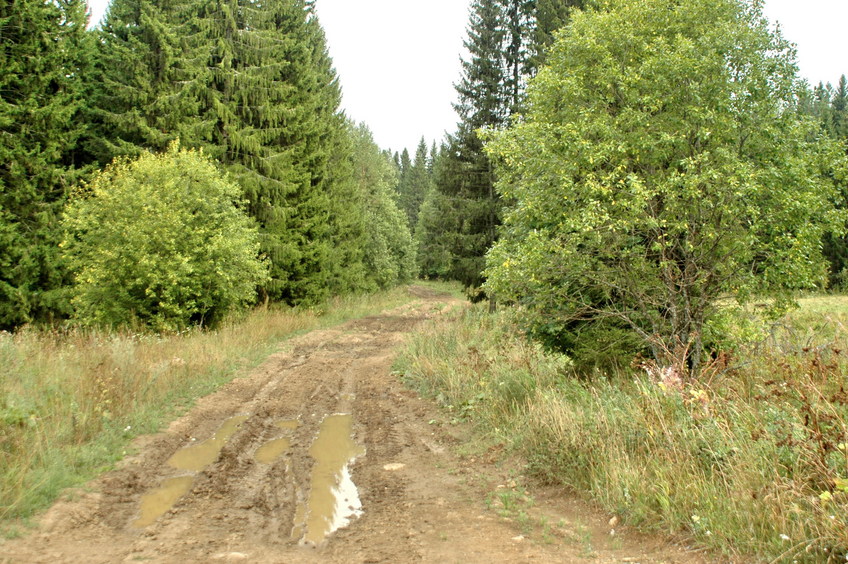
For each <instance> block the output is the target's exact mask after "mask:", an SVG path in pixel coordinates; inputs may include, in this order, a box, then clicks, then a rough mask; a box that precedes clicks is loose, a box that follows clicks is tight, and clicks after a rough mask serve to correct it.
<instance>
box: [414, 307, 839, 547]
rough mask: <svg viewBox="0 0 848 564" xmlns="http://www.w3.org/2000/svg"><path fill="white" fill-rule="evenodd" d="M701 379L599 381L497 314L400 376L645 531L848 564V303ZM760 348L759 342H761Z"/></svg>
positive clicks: (802, 317) (422, 355) (639, 375)
mask: <svg viewBox="0 0 848 564" xmlns="http://www.w3.org/2000/svg"><path fill="white" fill-rule="evenodd" d="M752 324H753V321H752V320H751V319H750V318H748V319H747V320H746V321H745V325H746V327H747V329H746V334H747V335H749V337H748V338H747V339H746V342H745V344H744V345H740V346H739V347H737V348H736V349H735V350H733V351H728V353H727V354H724V355H720V356H719V357H718V358H717V359H715V361H714V362H712V363H711V364H710V365H709V366H707V367H706V368H705V369H704V371H703V372H702V374H701V375H700V377H699V378H698V379H697V380H696V381H692V382H688V383H684V384H682V385H679V386H669V385H667V383H663V382H660V381H658V380H657V379H655V378H653V377H652V376H651V375H649V374H648V373H647V372H646V371H644V370H641V369H638V368H634V369H631V370H628V371H625V372H622V373H619V374H611V375H608V377H606V378H598V379H595V380H593V381H587V380H585V379H584V380H581V379H578V378H575V377H574V376H573V374H572V373H571V372H570V362H569V359H567V358H565V357H563V356H561V355H552V354H548V353H546V352H545V351H543V350H542V349H541V348H540V347H538V346H537V345H534V344H532V343H529V342H528V341H526V340H525V339H524V338H523V337H522V335H521V334H520V332H519V331H518V329H517V327H516V324H515V323H514V322H513V320H512V319H511V314H510V312H502V313H499V314H497V315H495V316H492V315H488V314H486V313H485V312H484V310H483V309H481V308H474V309H471V310H469V311H467V312H465V313H463V314H461V315H458V316H457V317H455V318H454V319H451V320H445V321H442V322H440V323H438V324H437V325H434V326H433V327H431V328H430V329H428V330H427V331H426V332H424V333H422V334H420V335H419V336H417V338H416V339H415V340H414V341H413V342H411V343H410V345H409V347H408V350H407V351H406V353H405V354H404V355H403V356H402V357H401V359H400V360H399V362H398V365H397V368H398V370H399V371H400V372H402V373H403V374H404V375H405V377H406V379H407V381H408V382H409V383H410V384H411V385H413V386H414V387H416V388H418V389H419V390H421V391H423V392H425V393H427V394H429V395H431V396H432V397H435V398H437V399H438V400H439V401H441V402H442V403H443V404H444V405H445V407H446V409H448V410H450V411H451V412H452V413H453V414H454V416H455V417H456V418H458V419H464V418H469V419H472V420H475V421H478V422H480V423H481V428H484V429H490V430H491V431H490V433H491V434H492V435H494V436H493V437H492V438H493V439H494V440H499V441H503V442H504V443H506V444H510V445H512V446H513V447H514V448H515V449H516V450H518V451H520V452H521V453H522V455H523V456H524V457H525V458H526V460H527V463H528V466H529V468H530V470H531V471H532V472H533V473H534V474H535V475H536V476H538V477H539V478H541V479H543V480H545V481H548V482H552V483H556V484H561V485H563V486H565V487H567V488H569V489H572V490H574V491H576V492H578V493H579V494H580V495H585V496H587V497H589V498H591V499H593V500H594V501H596V502H597V503H598V504H599V505H601V506H602V507H603V508H604V509H606V510H608V511H610V512H613V513H615V514H616V515H618V516H619V517H620V518H622V519H623V520H624V521H626V522H627V523H629V524H631V525H636V526H639V527H641V528H643V529H646V530H652V531H660V532H664V533H668V534H672V535H684V536H686V537H689V538H690V539H692V540H694V541H695V542H697V543H698V544H700V545H702V546H705V547H709V548H710V549H712V550H714V551H716V552H717V553H721V554H725V555H728V556H733V557H734V558H738V557H740V556H741V557H745V558H751V559H753V560H755V561H770V562H771V561H773V562H845V561H846V554H848V330H846V326H848V298H846V297H841V296H827V297H811V298H806V299H803V300H801V308H800V309H799V310H797V311H794V312H792V313H791V314H790V315H788V316H787V317H785V318H783V319H781V320H779V321H777V322H775V323H768V324H761V325H760V327H759V329H758V331H751V330H750V328H751V326H752ZM750 335H758V336H759V337H758V338H751V337H750Z"/></svg>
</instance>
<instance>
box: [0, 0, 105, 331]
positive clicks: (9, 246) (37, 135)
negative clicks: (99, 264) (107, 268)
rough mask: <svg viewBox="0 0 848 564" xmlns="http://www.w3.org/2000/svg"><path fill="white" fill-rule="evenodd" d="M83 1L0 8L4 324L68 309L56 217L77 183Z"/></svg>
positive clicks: (30, 1) (0, 320)
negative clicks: (68, 191)
mask: <svg viewBox="0 0 848 564" xmlns="http://www.w3.org/2000/svg"><path fill="white" fill-rule="evenodd" d="M88 47H89V45H88V43H87V42H86V37H85V2H84V1H82V0H61V1H55V2H44V1H43V0H13V1H11V2H3V3H2V5H0V68H2V69H3V70H2V72H1V73H0V328H7V329H8V328H13V327H15V326H17V325H20V324H22V323H26V322H30V321H37V320H43V321H46V320H49V319H51V318H52V317H54V316H56V315H59V316H61V315H62V314H63V313H64V312H65V311H66V310H67V303H66V299H65V296H64V295H63V293H62V288H63V286H64V285H65V284H66V283H67V272H66V271H65V270H64V269H63V267H62V265H61V262H60V261H59V259H58V256H57V255H58V252H57V249H58V243H59V240H60V237H61V235H60V233H59V231H58V230H57V228H56V226H57V218H58V216H59V215H60V214H61V208H62V205H63V204H64V201H65V197H66V192H67V190H68V189H69V187H70V186H71V185H73V183H74V182H75V181H76V179H77V176H78V173H77V172H76V171H75V170H74V164H75V163H74V149H75V147H76V143H77V139H78V138H79V136H80V134H81V132H82V130H83V123H82V122H81V120H80V108H81V104H82V96H81V81H82V76H81V70H82V69H83V68H84V67H85V61H86V56H87V54H88Z"/></svg>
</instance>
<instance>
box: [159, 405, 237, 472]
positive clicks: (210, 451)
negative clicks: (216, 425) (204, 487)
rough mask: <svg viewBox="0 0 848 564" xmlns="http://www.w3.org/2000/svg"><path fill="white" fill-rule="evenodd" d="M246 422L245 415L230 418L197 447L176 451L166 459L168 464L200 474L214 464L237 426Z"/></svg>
mask: <svg viewBox="0 0 848 564" xmlns="http://www.w3.org/2000/svg"><path fill="white" fill-rule="evenodd" d="M246 420H247V416H246V415H238V416H236V417H230V418H229V419H227V420H226V421H224V424H223V425H221V428H220V429H218V431H217V432H216V433H215V434H214V435H212V438H211V439H208V440H206V441H203V442H202V443H200V444H199V445H192V446H188V447H185V448H183V449H181V450H178V451H177V452H175V453H174V455H173V456H172V457H171V458H170V459H168V464H169V465H170V466H172V467H174V468H177V469H179V470H191V471H192V472H200V471H201V470H203V469H204V468H206V467H207V466H208V465H210V464H212V463H213V462H215V459H216V458H218V455H219V454H220V453H221V449H222V448H224V444H225V443H226V442H227V440H229V438H230V437H232V436H233V434H234V433H235V432H236V430H237V429H238V427H239V425H241V424H242V423H244V422H245V421H246Z"/></svg>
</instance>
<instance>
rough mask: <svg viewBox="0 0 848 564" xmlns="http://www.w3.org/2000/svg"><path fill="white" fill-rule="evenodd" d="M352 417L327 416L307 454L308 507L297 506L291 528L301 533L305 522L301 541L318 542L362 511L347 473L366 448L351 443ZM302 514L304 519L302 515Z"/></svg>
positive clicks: (354, 486) (346, 415)
mask: <svg viewBox="0 0 848 564" xmlns="http://www.w3.org/2000/svg"><path fill="white" fill-rule="evenodd" d="M351 431H352V417H351V416H350V415H349V414H336V415H329V416H327V417H326V418H325V419H324V420H323V421H322V422H321V429H320V430H319V431H318V436H317V437H316V438H315V442H313V443H312V446H311V447H310V448H309V454H310V455H311V456H312V458H314V459H315V466H314V467H313V469H312V489H311V491H310V493H309V507H308V510H307V509H306V508H298V512H297V517H300V519H296V521H295V523H296V524H295V529H294V531H295V532H296V533H298V537H300V533H301V532H302V530H303V525H302V523H304V521H305V525H306V534H305V535H303V538H302V539H301V542H310V543H312V544H319V543H320V542H321V541H323V540H324V538H325V537H326V536H327V535H329V534H330V533H332V532H333V531H336V530H338V529H340V528H342V527H345V526H347V525H348V524H349V523H350V520H351V519H352V518H354V517H358V516H360V515H361V514H362V502H361V501H360V499H359V492H358V491H357V490H356V485H355V484H354V483H353V480H352V479H351V476H350V464H351V463H352V462H353V461H354V460H355V459H356V457H357V456H362V455H363V454H365V448H364V447H362V446H360V445H358V444H356V443H355V442H353V439H352V437H351ZM302 516H305V519H304V517H302Z"/></svg>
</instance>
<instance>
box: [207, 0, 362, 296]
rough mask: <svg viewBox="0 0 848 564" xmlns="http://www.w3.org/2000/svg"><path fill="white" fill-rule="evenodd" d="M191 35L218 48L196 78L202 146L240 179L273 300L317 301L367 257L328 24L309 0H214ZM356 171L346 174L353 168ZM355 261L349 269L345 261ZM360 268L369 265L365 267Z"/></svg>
mask: <svg viewBox="0 0 848 564" xmlns="http://www.w3.org/2000/svg"><path fill="white" fill-rule="evenodd" d="M198 21H199V24H198V32H197V33H196V34H195V37H194V38H193V39H192V41H194V42H198V43H200V44H201V45H207V46H209V47H210V48H211V49H210V56H209V58H208V60H207V61H206V66H205V68H204V69H203V72H202V73H201V74H200V75H199V76H200V78H199V79H198V80H196V81H195V82H194V84H192V85H191V88H192V90H193V91H194V93H195V95H196V96H197V97H198V100H199V104H198V105H199V108H200V109H199V114H200V119H199V126H198V127H197V128H195V130H196V131H199V132H202V136H201V137H200V139H199V141H198V142H199V144H201V145H202V146H203V147H205V148H206V150H207V152H208V153H209V154H211V155H212V156H214V157H215V158H217V159H218V160H219V161H220V162H221V164H222V165H223V166H224V167H225V169H226V170H227V171H228V172H229V173H230V174H231V175H232V176H233V178H235V179H236V181H237V182H238V183H239V185H240V186H241V187H242V190H243V191H244V194H245V197H246V199H247V200H248V204H247V207H248V211H249V213H250V214H251V215H252V216H253V217H254V218H256V220H257V221H258V222H259V225H260V232H261V235H262V250H263V252H264V253H265V254H267V256H269V257H270V259H271V264H272V267H271V281H270V282H269V283H268V285H267V286H266V288H265V293H266V295H267V297H269V298H270V299H273V300H282V301H286V302H288V303H304V302H307V303H314V302H317V301H320V300H322V299H323V298H325V297H326V296H327V295H328V293H329V291H330V289H331V287H332V288H333V289H335V290H344V289H356V288H357V287H358V284H359V282H358V281H357V277H358V275H357V276H352V277H350V278H347V277H346V275H345V274H344V273H345V272H351V273H352V272H353V271H352V270H349V269H353V268H355V267H356V263H357V261H358V260H359V259H358V258H357V257H358V256H359V255H358V254H357V253H358V252H359V251H357V246H358V245H360V244H361V237H362V230H363V228H362V226H361V223H358V218H360V217H361V215H360V214H361V210H360V209H359V208H358V206H357V204H356V201H354V200H352V198H353V195H352V189H353V185H352V183H351V182H350V180H349V173H345V172H344V170H343V168H342V169H339V168H338V167H336V168H335V169H334V167H333V166H332V163H337V164H339V166H343V165H344V163H345V162H346V161H349V156H346V154H345V153H346V151H349V148H348V149H345V143H346V141H345V138H344V136H345V126H344V120H343V118H342V116H341V114H340V112H339V111H338V107H339V104H340V100H341V93H340V90H339V86H338V82H337V78H336V75H335V71H334V70H333V68H332V65H331V61H330V58H329V56H328V54H327V48H326V40H325V37H324V34H323V30H322V29H321V27H320V24H319V22H318V20H317V18H316V17H315V15H314V13H313V11H312V8H311V6H310V5H308V4H307V3H306V2H304V1H303V0H271V1H269V2H265V3H262V4H256V3H253V2H248V1H246V0H214V1H211V2H209V3H207V4H205V5H203V7H202V9H201V10H200V14H199V20H198ZM346 175H347V176H346ZM346 269H348V270H346ZM360 271H361V267H360Z"/></svg>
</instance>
